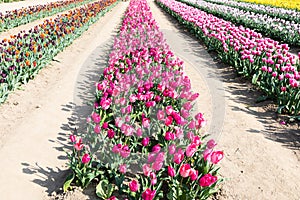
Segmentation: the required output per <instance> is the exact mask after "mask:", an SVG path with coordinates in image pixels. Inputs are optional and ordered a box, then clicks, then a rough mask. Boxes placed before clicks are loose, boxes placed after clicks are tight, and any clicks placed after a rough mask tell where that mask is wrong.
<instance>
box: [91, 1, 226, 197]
mask: <svg viewBox="0 0 300 200" xmlns="http://www.w3.org/2000/svg"><path fill="white" fill-rule="evenodd" d="M198 96H199V94H198V93H194V92H192V91H191V81H190V79H189V77H188V76H187V75H186V74H185V73H184V71H183V62H182V61H181V60H180V59H179V58H177V57H175V56H174V54H173V52H172V51H170V49H169V47H168V45H167V44H166V42H165V39H164V38H163V34H162V32H161V31H159V28H158V26H157V24H156V22H155V20H154V19H153V17H152V13H151V12H150V8H149V6H148V5H147V2H146V1H145V0H143V1H139V0H131V1H130V4H129V7H128V9H127V10H126V13H125V16H124V19H123V22H122V25H121V28H120V32H119V34H118V36H117V37H116V39H115V42H114V45H113V50H112V52H111V53H110V60H109V62H108V66H107V67H106V68H105V69H104V71H103V74H102V75H101V76H100V81H99V83H97V84H96V100H95V102H94V110H93V112H92V114H91V115H90V117H89V120H88V121H89V132H88V134H86V137H87V138H88V139H89V141H90V143H91V149H93V148H94V147H98V148H99V149H96V150H94V151H95V152H96V153H95V155H96V156H97V159H98V160H99V162H102V161H103V162H104V161H106V160H109V161H110V162H111V163H108V166H109V167H111V168H112V170H113V171H114V172H116V174H115V175H114V176H118V177H124V176H126V175H128V172H132V171H131V170H132V169H131V167H132V166H134V167H137V165H139V167H140V171H142V172H143V173H140V174H139V173H137V174H136V175H137V177H139V178H137V179H134V180H131V181H129V183H126V184H128V188H129V190H128V192H129V191H130V192H129V195H130V194H132V193H135V194H134V195H139V196H135V198H142V199H144V200H146V199H147V200H148V199H149V200H152V199H154V198H156V195H159V193H160V192H161V191H159V189H160V187H161V184H162V182H163V181H164V180H165V178H167V179H171V180H175V179H185V178H186V177H189V178H190V180H191V181H193V184H196V187H198V188H200V187H208V186H210V185H212V184H213V183H215V182H216V181H217V178H216V179H211V180H210V183H211V184H210V185H207V186H203V185H205V184H202V182H200V179H201V180H204V182H205V183H208V182H209V180H208V178H202V177H206V176H205V174H210V170H212V169H213V165H215V164H217V163H218V162H219V161H220V160H221V159H222V158H221V157H220V156H216V155H210V157H209V158H208V157H207V159H205V160H204V155H203V152H204V150H205V148H206V147H205V145H203V143H204V141H202V137H203V135H202V134H201V132H200V129H201V128H202V127H204V126H205V125H206V120H205V118H204V115H203V114H202V113H198V114H196V115H194V114H193V113H192V110H193V109H192V108H193V105H194V102H195V100H196V99H197V98H198ZM208 146H209V147H207V149H210V150H212V149H213V148H214V146H215V145H214V143H213V142H210V143H209V144H208ZM214 152H216V151H213V150H212V152H210V153H211V154H214ZM220 152H221V151H220ZM215 157H217V158H215ZM217 160H218V161H217ZM196 162H197V163H204V164H202V165H203V166H202V165H200V164H199V165H196V164H195V163H196ZM136 163H137V164H136ZM204 165H205V166H210V167H209V170H206V171H205V170H204V169H202V168H204V167H205V166H204ZM182 166H185V168H183V167H182ZM133 173H136V172H135V171H134V172H133ZM212 176H214V177H216V172H214V174H212ZM129 179H131V178H129ZM118 180H119V179H118ZM143 180H147V181H146V182H144V181H143ZM141 183H143V184H141ZM147 183H149V184H147ZM176 183H179V182H178V181H177V182H176ZM191 184H192V183H187V186H186V187H185V190H186V188H188V187H192V186H191ZM139 190H140V192H137V191H139ZM199 191H200V189H199ZM164 192H168V191H164ZM186 192H191V191H190V190H187V191H186ZM199 194H200V192H199ZM193 195H197V194H196V193H195V194H193ZM111 198H112V199H113V197H111Z"/></svg>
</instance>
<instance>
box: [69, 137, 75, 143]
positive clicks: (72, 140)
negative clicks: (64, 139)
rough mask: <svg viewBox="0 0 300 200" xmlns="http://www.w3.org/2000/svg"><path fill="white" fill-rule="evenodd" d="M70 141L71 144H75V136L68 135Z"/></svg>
mask: <svg viewBox="0 0 300 200" xmlns="http://www.w3.org/2000/svg"><path fill="white" fill-rule="evenodd" d="M70 140H71V142H72V143H74V142H76V136H75V135H70Z"/></svg>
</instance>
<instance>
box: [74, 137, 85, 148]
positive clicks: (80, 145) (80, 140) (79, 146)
mask: <svg viewBox="0 0 300 200" xmlns="http://www.w3.org/2000/svg"><path fill="white" fill-rule="evenodd" d="M74 148H75V149H76V150H77V151H80V150H81V149H83V144H82V138H80V139H79V141H78V142H77V143H75V144H74Z"/></svg>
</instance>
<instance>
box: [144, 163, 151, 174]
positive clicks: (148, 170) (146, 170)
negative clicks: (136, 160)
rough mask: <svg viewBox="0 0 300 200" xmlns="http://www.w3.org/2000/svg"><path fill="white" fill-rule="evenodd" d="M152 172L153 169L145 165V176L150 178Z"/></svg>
mask: <svg viewBox="0 0 300 200" xmlns="http://www.w3.org/2000/svg"><path fill="white" fill-rule="evenodd" d="M151 172H152V168H151V167H150V165H149V164H144V165H143V173H144V175H145V176H150V173H151Z"/></svg>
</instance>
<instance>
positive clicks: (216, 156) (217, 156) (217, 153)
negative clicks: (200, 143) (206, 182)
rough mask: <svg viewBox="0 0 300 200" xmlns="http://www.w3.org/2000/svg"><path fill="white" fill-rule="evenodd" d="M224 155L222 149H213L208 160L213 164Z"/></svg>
mask: <svg viewBox="0 0 300 200" xmlns="http://www.w3.org/2000/svg"><path fill="white" fill-rule="evenodd" d="M223 157H224V153H223V151H213V152H212V153H211V155H210V160H211V162H212V163H213V164H218V163H219V162H220V160H222V159H223Z"/></svg>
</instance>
